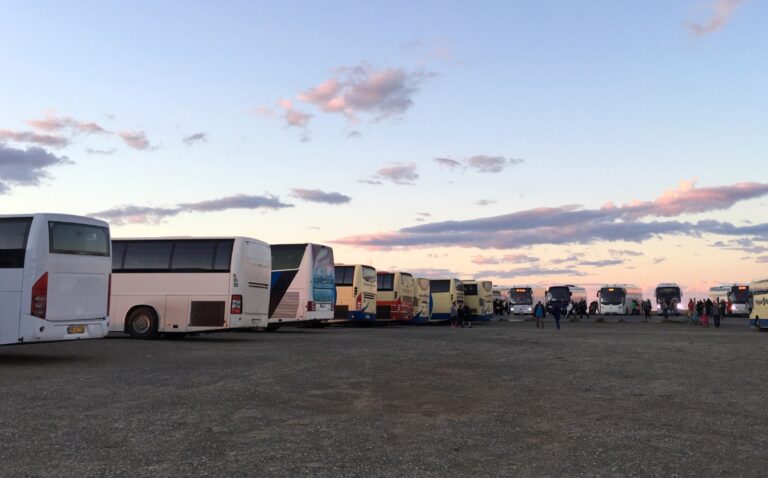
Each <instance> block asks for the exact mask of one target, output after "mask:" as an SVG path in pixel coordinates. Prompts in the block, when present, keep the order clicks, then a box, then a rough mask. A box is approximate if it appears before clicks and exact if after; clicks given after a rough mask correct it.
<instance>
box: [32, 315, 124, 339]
mask: <svg viewBox="0 0 768 478" xmlns="http://www.w3.org/2000/svg"><path fill="white" fill-rule="evenodd" d="M24 322H25V325H26V327H24V329H26V330H27V332H26V333H24V330H22V335H21V337H20V340H19V341H20V342H53V341H60V340H86V339H101V338H104V337H106V336H107V334H108V333H109V318H108V317H105V318H104V319H97V320H88V321H81V322H79V321H73V322H51V321H48V320H40V319H38V318H37V317H31V316H28V317H26V318H25V319H24Z"/></svg>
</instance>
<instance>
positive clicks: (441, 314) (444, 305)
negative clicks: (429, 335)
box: [429, 279, 464, 322]
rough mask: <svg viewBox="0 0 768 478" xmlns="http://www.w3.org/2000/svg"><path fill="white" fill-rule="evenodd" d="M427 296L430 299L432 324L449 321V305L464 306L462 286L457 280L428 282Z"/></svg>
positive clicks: (433, 280)
mask: <svg viewBox="0 0 768 478" xmlns="http://www.w3.org/2000/svg"><path fill="white" fill-rule="evenodd" d="M429 294H430V296H431V298H432V317H431V318H430V321H432V322H447V321H450V320H451V304H452V303H453V302H456V307H461V306H463V305H464V284H462V282H461V281H460V280H459V279H432V280H430V281H429Z"/></svg>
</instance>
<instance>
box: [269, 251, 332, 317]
mask: <svg viewBox="0 0 768 478" xmlns="http://www.w3.org/2000/svg"><path fill="white" fill-rule="evenodd" d="M335 302H336V273H335V270H334V262H333V249H331V248H330V247H328V246H323V245H321V244H311V243H304V244H273V245H272V282H271V290H270V299H269V329H270V330H275V329H277V328H278V327H279V326H281V325H286V324H296V323H310V322H325V321H329V320H331V319H333V312H334V308H335V305H334V304H335Z"/></svg>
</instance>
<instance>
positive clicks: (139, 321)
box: [126, 307, 157, 339]
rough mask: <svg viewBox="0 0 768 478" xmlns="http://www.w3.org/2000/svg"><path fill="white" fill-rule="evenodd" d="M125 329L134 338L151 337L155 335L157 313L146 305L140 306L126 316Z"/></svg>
mask: <svg viewBox="0 0 768 478" xmlns="http://www.w3.org/2000/svg"><path fill="white" fill-rule="evenodd" d="M126 329H127V330H128V334H129V335H130V336H131V337H133V338H134V339H152V338H155V337H156V336H157V315H156V314H155V311H154V310H152V309H150V308H148V307H140V308H138V309H136V310H134V311H133V312H131V315H129V316H128V323H127V327H126Z"/></svg>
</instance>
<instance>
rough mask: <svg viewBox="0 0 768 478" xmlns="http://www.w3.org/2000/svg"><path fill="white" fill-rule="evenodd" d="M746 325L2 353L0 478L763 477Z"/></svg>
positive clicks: (318, 333)
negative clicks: (205, 477) (20, 477)
mask: <svg viewBox="0 0 768 478" xmlns="http://www.w3.org/2000/svg"><path fill="white" fill-rule="evenodd" d="M744 323H745V321H744V319H731V320H730V323H728V324H725V325H724V326H723V327H722V328H720V329H714V328H710V329H709V330H703V329H701V328H697V327H691V326H686V325H681V324H674V323H664V324H661V323H638V322H637V319H631V320H630V322H629V323H617V321H616V319H608V320H607V321H606V323H594V322H593V321H584V322H581V323H569V322H564V323H563V329H562V330H560V331H559V332H557V331H556V330H555V329H554V327H553V324H552V323H551V321H550V322H549V323H547V328H546V329H545V330H544V331H539V330H536V328H535V324H534V323H532V322H494V323H490V324H484V325H481V326H475V327H473V328H472V329H451V328H449V327H438V326H435V327H386V328H368V329H366V328H326V329H283V330H281V331H279V332H276V333H229V334H213V335H206V336H200V337H195V338H188V339H184V340H158V341H135V340H129V339H124V338H110V339H106V340H100V341H90V342H80V343H56V344H42V345H30V346H14V347H4V348H2V349H0V410H2V415H0V476H153V477H154V476H297V475H311V476H394V475H397V476H435V477H443V476H499V475H504V476H537V477H540V476H553V477H556V476H697V477H702V476H766V474H768V458H767V457H766V454H765V452H766V450H768V408H767V407H766V406H765V403H766V397H768V380H767V379H768V367H766V366H765V365H763V364H764V363H765V362H766V360H767V359H768V356H767V355H766V353H767V352H768V333H757V332H753V331H752V330H750V329H749V327H747V326H746V325H744Z"/></svg>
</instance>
